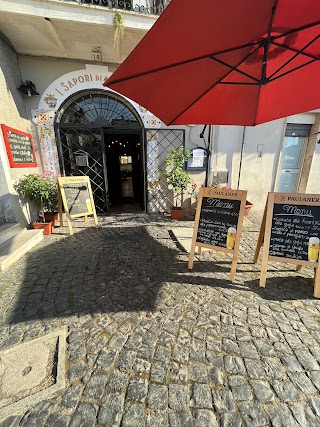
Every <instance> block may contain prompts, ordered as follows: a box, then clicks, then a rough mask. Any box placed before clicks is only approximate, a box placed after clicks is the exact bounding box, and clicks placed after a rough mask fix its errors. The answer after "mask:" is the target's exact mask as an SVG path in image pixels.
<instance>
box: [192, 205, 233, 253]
mask: <svg viewBox="0 0 320 427" xmlns="http://www.w3.org/2000/svg"><path fill="white" fill-rule="evenodd" d="M240 205H241V200H230V199H217V198H212V197H203V198H202V204H201V211H200V219H199V226H198V231H197V238H196V241H197V242H200V243H205V244H208V245H212V246H219V247H223V248H225V247H227V233H228V230H229V229H235V231H234V233H236V230H237V225H238V219H239V213H240ZM231 231H232V230H231Z"/></svg>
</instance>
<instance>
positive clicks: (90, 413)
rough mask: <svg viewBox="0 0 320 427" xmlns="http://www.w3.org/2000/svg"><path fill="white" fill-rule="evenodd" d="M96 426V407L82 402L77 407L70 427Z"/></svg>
mask: <svg viewBox="0 0 320 427" xmlns="http://www.w3.org/2000/svg"><path fill="white" fill-rule="evenodd" d="M95 424H96V409H95V407H94V405H92V404H91V403H87V402H81V403H79V405H78V406H77V408H76V410H75V413H74V415H73V418H72V420H71V423H70V427H83V426H84V425H85V426H86V427H91V426H92V427H94V426H95Z"/></svg>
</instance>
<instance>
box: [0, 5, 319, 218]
mask: <svg viewBox="0 0 320 427" xmlns="http://www.w3.org/2000/svg"><path fill="white" fill-rule="evenodd" d="M165 6H166V4H165V3H164V2H162V1H152V2H149V1H148V0H146V1H142V0H141V2H140V4H139V5H133V4H132V2H120V1H118V2H114V1H103V0H91V1H89V0H86V1H72V0H69V1H61V0H47V1H46V2H43V1H38V0H27V1H24V2H22V1H21V0H13V1H5V0H0V12H1V14H0V34H1V37H0V95H1V98H0V99H1V102H0V123H1V124H3V125H5V126H8V127H11V128H14V129H17V130H19V131H21V132H26V133H30V134H31V135H32V137H33V141H34V145H35V154H36V157H37V166H36V167H24V168H14V167H11V166H10V162H9V156H8V152H7V148H6V145H5V141H4V135H3V133H1V134H0V222H30V218H31V216H32V215H31V214H32V213H30V212H29V211H28V209H26V208H25V207H24V208H21V206H20V203H19V200H18V198H17V196H16V194H15V190H14V182H15V181H16V180H17V179H18V178H19V177H21V176H23V175H25V174H28V173H41V172H44V171H51V172H52V173H54V174H56V175H59V174H62V175H77V174H83V175H87V176H89V177H90V179H91V182H92V186H93V191H94V196H95V201H96V205H97V210H98V212H100V213H109V212H110V207H111V212H112V206H115V205H118V204H119V197H118V195H119V194H118V193H119V191H120V187H121V186H122V187H123V182H124V181H126V183H128V182H130V185H131V190H130V191H131V193H130V194H131V195H129V196H128V197H126V196H125V195H124V197H123V198H122V199H123V200H122V202H123V204H124V205H126V209H129V211H130V203H132V208H133V211H137V210H136V209H138V210H140V211H142V212H143V211H145V212H149V213H152V212H166V211H168V209H169V208H170V202H171V200H172V194H171V192H170V190H169V189H168V188H167V186H166V182H165V179H164V177H163V175H162V170H163V167H164V162H165V159H166V157H167V155H168V153H169V151H170V149H171V148H177V147H179V146H181V145H182V146H184V147H185V148H186V149H191V150H193V149H197V150H196V151H195V152H194V153H197V155H199V153H201V150H200V148H201V147H202V148H203V147H204V144H205V142H207V141H208V140H209V139H210V140H211V143H212V147H211V157H210V159H209V181H210V178H211V177H212V174H213V173H218V177H220V182H221V185H222V186H227V187H231V188H239V189H243V190H247V191H248V200H250V202H251V203H253V204H254V206H255V209H259V210H261V209H263V208H264V204H265V201H266V197H267V194H268V192H269V191H284V192H310V193H319V192H320V191H319V190H320V187H319V181H320V144H318V140H319V139H320V138H319V136H318V132H319V130H320V129H319V127H320V113H318V112H317V111H315V112H306V113H303V114H299V115H296V116H292V117H287V118H284V119H280V120H276V121H273V122H270V123H266V124H264V125H260V126H257V127H254V128H253V127H252V128H251V127H240V126H239V127H238V126H214V125H213V126H211V127H210V128H208V127H207V128H206V130H205V132H204V138H201V132H202V131H203V128H204V125H201V124H199V125H196V126H194V125H189V126H179V127H178V126H177V127H176V126H172V127H166V126H165V125H164V124H163V123H161V121H160V120H158V119H157V117H155V116H154V115H153V114H152V113H151V112H149V111H146V110H145V108H143V107H142V106H139V105H138V104H136V103H135V102H134V101H132V100H129V99H126V98H124V97H123V96H121V95H120V94H117V93H115V92H113V91H111V90H109V89H107V88H105V87H103V82H104V80H105V78H106V77H108V76H110V75H111V74H112V73H113V72H114V71H115V70H116V69H117V67H118V66H119V65H120V64H121V63H122V62H123V61H124V60H125V58H126V57H127V56H128V54H129V53H130V52H131V50H132V49H133V48H134V47H135V46H136V44H137V43H138V42H139V41H140V40H141V38H142V37H143V36H144V34H145V33H146V32H147V31H148V30H149V29H150V28H151V26H152V25H153V24H154V22H155V21H156V20H157V17H158V14H159V13H161V11H162V10H163V8H164V7H165ZM119 13H120V14H121V19H123V23H124V35H123V37H122V38H121V37H120V38H115V27H114V18H115V16H116V15H117V16H119ZM155 49H157V47H156V46H155ZM27 81H31V82H32V83H33V84H34V85H35V87H36V91H37V93H38V94H39V95H33V94H31V96H28V94H22V93H21V91H20V90H19V87H21V84H22V83H25V82H27ZM315 90H316V88H315ZM168 101H170V100H168ZM208 132H210V135H209V133H208ZM203 160H204V159H202V160H201V159H200V163H199V164H198V166H199V165H200V166H201V165H202V166H203V167H195V168H192V169H190V171H189V172H190V174H191V175H192V179H193V181H194V182H196V183H197V184H198V185H201V184H202V183H203V182H204V179H205V170H204V166H205V162H203ZM190 165H191V166H192V162H190V164H189V166H190ZM193 166H196V163H194V164H193ZM126 178H129V180H126ZM133 202H134V203H133ZM120 204H121V200H120ZM128 205H129V207H128ZM133 205H135V207H134V206H133ZM184 207H185V209H190V197H189V196H188V194H185V195H184ZM134 209H135V210H134Z"/></svg>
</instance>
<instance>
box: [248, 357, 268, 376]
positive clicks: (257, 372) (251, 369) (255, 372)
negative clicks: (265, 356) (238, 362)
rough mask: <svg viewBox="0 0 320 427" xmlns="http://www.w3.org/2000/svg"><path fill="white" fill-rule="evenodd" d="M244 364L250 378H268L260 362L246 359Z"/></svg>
mask: <svg viewBox="0 0 320 427" xmlns="http://www.w3.org/2000/svg"><path fill="white" fill-rule="evenodd" d="M244 363H245V365H246V369H247V373H248V377H250V378H255V379H262V378H266V376H267V374H266V371H265V369H264V365H263V363H262V362H261V361H260V360H255V359H244Z"/></svg>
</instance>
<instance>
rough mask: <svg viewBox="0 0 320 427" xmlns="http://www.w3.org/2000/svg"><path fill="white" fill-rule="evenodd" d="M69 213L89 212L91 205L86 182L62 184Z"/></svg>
mask: <svg viewBox="0 0 320 427" xmlns="http://www.w3.org/2000/svg"><path fill="white" fill-rule="evenodd" d="M63 190H64V193H65V197H66V201H67V206H68V210H69V213H70V215H77V214H81V213H86V212H91V211H92V205H91V200H90V195H89V190H88V186H87V184H86V183H83V184H82V183H78V184H63Z"/></svg>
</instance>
